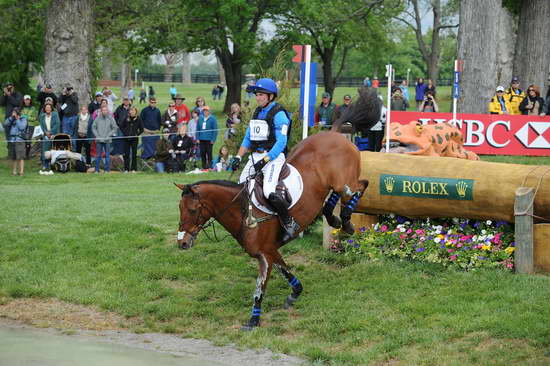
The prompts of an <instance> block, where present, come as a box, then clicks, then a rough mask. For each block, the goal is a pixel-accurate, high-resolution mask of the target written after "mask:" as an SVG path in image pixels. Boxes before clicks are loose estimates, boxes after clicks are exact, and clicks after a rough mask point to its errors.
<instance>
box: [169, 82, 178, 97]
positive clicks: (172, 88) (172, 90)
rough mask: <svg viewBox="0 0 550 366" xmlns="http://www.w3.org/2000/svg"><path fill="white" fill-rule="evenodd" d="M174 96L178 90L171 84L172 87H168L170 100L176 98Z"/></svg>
mask: <svg viewBox="0 0 550 366" xmlns="http://www.w3.org/2000/svg"><path fill="white" fill-rule="evenodd" d="M176 94H178V89H176V87H175V86H174V84H172V86H171V87H170V98H171V99H174V98H175V97H176Z"/></svg>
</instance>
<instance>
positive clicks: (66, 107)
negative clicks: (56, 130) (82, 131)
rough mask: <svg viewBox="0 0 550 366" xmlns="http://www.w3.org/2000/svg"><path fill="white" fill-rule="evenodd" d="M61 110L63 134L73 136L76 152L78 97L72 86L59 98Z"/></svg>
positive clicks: (66, 88) (72, 140)
mask: <svg viewBox="0 0 550 366" xmlns="http://www.w3.org/2000/svg"><path fill="white" fill-rule="evenodd" d="M59 106H60V109H61V115H62V116H63V117H62V119H61V132H62V133H66V134H68V135H70V136H71V145H72V148H73V150H76V140H75V139H76V121H77V119H78V95H76V93H75V92H74V89H73V87H72V86H70V85H68V86H67V87H65V88H64V89H63V92H62V93H61V95H60V96H59Z"/></svg>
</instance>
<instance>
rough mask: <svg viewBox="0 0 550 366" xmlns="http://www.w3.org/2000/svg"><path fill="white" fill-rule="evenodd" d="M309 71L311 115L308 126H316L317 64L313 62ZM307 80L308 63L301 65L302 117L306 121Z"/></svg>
mask: <svg viewBox="0 0 550 366" xmlns="http://www.w3.org/2000/svg"><path fill="white" fill-rule="evenodd" d="M310 65H311V66H310V69H309V108H308V110H309V113H308V125H309V126H310V127H313V125H314V124H315V102H316V101H317V63H316V62H312V63H311V64H310ZM305 80H306V63H305V62H302V63H300V116H301V117H302V120H303V119H304V90H305Z"/></svg>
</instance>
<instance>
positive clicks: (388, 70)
mask: <svg viewBox="0 0 550 366" xmlns="http://www.w3.org/2000/svg"><path fill="white" fill-rule="evenodd" d="M386 76H387V77H388V101H387V106H388V107H387V110H386V152H390V121H391V80H392V77H393V68H392V65H391V64H389V65H386ZM383 104H384V103H382V105H383Z"/></svg>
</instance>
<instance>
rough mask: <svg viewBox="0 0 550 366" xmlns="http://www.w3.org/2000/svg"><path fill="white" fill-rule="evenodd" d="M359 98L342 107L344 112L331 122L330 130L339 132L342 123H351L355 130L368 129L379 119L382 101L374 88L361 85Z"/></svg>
mask: <svg viewBox="0 0 550 366" xmlns="http://www.w3.org/2000/svg"><path fill="white" fill-rule="evenodd" d="M358 92H359V98H358V99H357V100H356V101H354V102H353V103H351V104H350V106H349V107H348V108H346V109H344V112H343V113H342V115H341V116H340V118H338V119H337V120H336V121H334V122H333V123H332V128H331V130H332V131H335V132H341V128H342V125H343V124H344V123H346V122H349V123H351V124H352V125H353V126H354V127H355V130H365V129H366V130H369V129H370V128H371V127H372V126H374V125H375V124H376V123H377V122H378V121H379V120H380V110H381V108H382V101H381V100H380V98H378V93H377V92H376V89H373V88H367V87H364V86H363V87H361V88H359V89H358Z"/></svg>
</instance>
